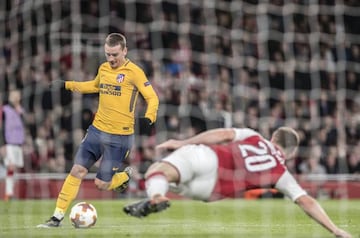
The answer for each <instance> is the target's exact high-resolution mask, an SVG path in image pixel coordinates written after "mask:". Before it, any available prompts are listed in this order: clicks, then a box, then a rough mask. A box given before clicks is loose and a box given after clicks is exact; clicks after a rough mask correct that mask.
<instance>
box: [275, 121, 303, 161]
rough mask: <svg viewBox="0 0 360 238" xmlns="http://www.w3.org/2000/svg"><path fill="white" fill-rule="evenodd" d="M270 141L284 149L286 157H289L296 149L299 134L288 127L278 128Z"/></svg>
mask: <svg viewBox="0 0 360 238" xmlns="http://www.w3.org/2000/svg"><path fill="white" fill-rule="evenodd" d="M271 141H272V142H273V143H275V144H277V145H279V146H281V147H282V148H283V149H284V153H285V155H286V156H290V155H291V154H292V153H293V152H295V150H296V149H297V148H298V146H299V143H300V138H299V134H298V133H297V132H296V131H295V130H294V129H292V128H290V127H286V126H283V127H279V128H278V129H276V130H275V131H274V133H273V134H272V138H271Z"/></svg>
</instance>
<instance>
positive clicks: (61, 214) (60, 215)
mask: <svg viewBox="0 0 360 238" xmlns="http://www.w3.org/2000/svg"><path fill="white" fill-rule="evenodd" d="M53 216H54V217H56V218H57V219H59V220H60V221H61V220H62V219H63V218H64V216H65V214H64V211H62V210H60V209H58V208H55V211H54V214H53Z"/></svg>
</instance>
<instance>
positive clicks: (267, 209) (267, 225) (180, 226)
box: [0, 199, 360, 238]
mask: <svg viewBox="0 0 360 238" xmlns="http://www.w3.org/2000/svg"><path fill="white" fill-rule="evenodd" d="M89 202H91V203H92V204H93V205H95V207H96V208H97V211H98V221H97V223H96V225H95V226H94V227H92V228H90V229H75V228H73V227H72V226H71V224H70V222H69V219H68V217H66V218H65V220H64V222H63V226H62V227H60V228H53V229H40V228H36V225H37V224H39V223H42V222H43V221H44V220H46V219H47V218H48V217H49V216H50V215H51V213H52V211H53V208H54V203H55V201H54V200H27V201H11V202H8V203H5V202H0V237H1V238H7V237H86V238H90V237H117V238H121V237H146V238H149V237H157V238H158V237H209V238H211V237H264V238H265V237H266V238H268V237H289V238H290V237H291V238H297V237H299V238H300V237H301V238H303V237H333V236H332V235H330V234H329V233H328V232H327V231H326V230H325V229H323V228H322V227H321V226H320V225H318V224H317V223H315V222H314V221H312V220H310V219H309V218H308V217H307V216H306V215H305V214H303V213H302V212H301V210H300V208H298V207H297V206H295V205H293V203H291V202H290V201H288V200H282V199H276V200H257V201H246V200H226V201H225V200H224V201H220V202H214V203H203V202H198V201H188V200H182V201H172V203H171V207H170V208H169V209H168V210H166V211H164V212H162V213H158V214H152V215H150V216H149V217H147V218H144V219H138V218H133V217H129V216H127V215H125V214H124V213H123V212H122V207H123V205H124V204H127V203H129V202H132V201H130V200H94V201H89ZM321 204H322V205H323V207H324V208H325V210H326V211H328V213H329V215H330V216H331V217H332V218H333V221H334V222H335V223H336V224H338V225H339V226H340V227H341V228H343V229H345V230H347V231H349V232H351V233H352V234H353V236H354V238H358V237H360V236H359V234H360V228H359V227H360V226H359V224H360V200H349V201H346V200H326V201H321Z"/></svg>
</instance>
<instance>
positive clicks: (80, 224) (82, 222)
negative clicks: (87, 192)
mask: <svg viewBox="0 0 360 238" xmlns="http://www.w3.org/2000/svg"><path fill="white" fill-rule="evenodd" d="M96 220H97V212H96V209H95V207H94V206H93V205H92V204H90V203H87V202H79V203H77V204H75V205H74V206H73V207H72V208H71V212H70V222H71V224H72V225H73V226H74V227H75V228H89V227H92V226H94V225H95V223H96Z"/></svg>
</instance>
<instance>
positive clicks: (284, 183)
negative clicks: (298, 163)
mask: <svg viewBox="0 0 360 238" xmlns="http://www.w3.org/2000/svg"><path fill="white" fill-rule="evenodd" d="M275 188H276V189H278V190H279V191H280V192H282V193H283V194H285V195H286V196H287V197H289V198H290V199H291V200H292V201H294V202H295V203H296V204H297V205H299V207H301V209H302V210H303V211H304V212H305V213H306V214H307V215H309V216H310V217H311V218H312V219H314V220H315V221H316V222H318V223H319V224H321V225H322V226H324V227H325V228H326V229H327V230H329V231H330V232H331V233H333V234H334V235H335V236H336V237H344V238H349V237H351V235H349V234H348V233H346V232H345V231H343V230H341V229H339V228H338V227H337V226H336V225H335V224H334V223H333V222H332V221H331V219H330V218H329V217H328V215H327V214H326V212H325V211H324V209H323V208H322V207H321V206H320V204H319V203H318V202H317V201H316V200H315V199H313V198H312V197H311V196H309V195H308V194H307V193H306V191H305V190H303V189H302V188H301V186H300V185H299V184H298V183H297V182H296V180H295V178H294V177H293V176H292V175H291V174H290V173H289V171H285V172H284V173H283V175H282V176H281V177H280V179H279V180H278V182H277V183H276V184H275Z"/></svg>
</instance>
